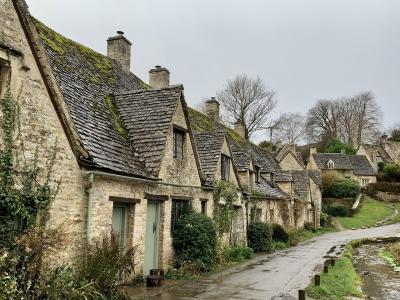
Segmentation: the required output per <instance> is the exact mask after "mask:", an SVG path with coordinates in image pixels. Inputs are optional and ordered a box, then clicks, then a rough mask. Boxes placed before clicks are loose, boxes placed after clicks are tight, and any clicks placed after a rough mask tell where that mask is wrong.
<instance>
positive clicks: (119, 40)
mask: <svg viewBox="0 0 400 300" xmlns="http://www.w3.org/2000/svg"><path fill="white" fill-rule="evenodd" d="M131 47H132V43H131V42H130V41H129V40H128V39H127V38H126V37H125V36H124V32H123V31H120V30H118V31H117V35H116V36H112V37H109V38H108V39H107V56H108V57H110V58H112V59H115V60H116V61H118V62H119V63H120V64H121V66H122V68H123V69H124V70H125V71H129V70H130V68H131Z"/></svg>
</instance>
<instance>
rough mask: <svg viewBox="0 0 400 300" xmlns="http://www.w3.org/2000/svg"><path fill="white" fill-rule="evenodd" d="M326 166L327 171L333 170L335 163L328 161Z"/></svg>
mask: <svg viewBox="0 0 400 300" xmlns="http://www.w3.org/2000/svg"><path fill="white" fill-rule="evenodd" d="M326 165H327V167H328V169H334V168H335V163H334V162H333V161H332V160H329V161H328V162H327V163H326Z"/></svg>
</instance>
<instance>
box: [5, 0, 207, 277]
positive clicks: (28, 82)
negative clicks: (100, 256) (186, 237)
mask: <svg viewBox="0 0 400 300" xmlns="http://www.w3.org/2000/svg"><path fill="white" fill-rule="evenodd" d="M0 9H1V10H0V18H1V20H0V24H1V25H2V26H3V28H2V30H1V32H2V33H3V36H2V40H1V43H0V66H1V72H2V81H1V84H2V87H3V86H8V85H10V90H11V93H12V95H13V96H14V97H15V98H17V100H18V102H19V104H20V106H21V129H22V138H23V140H24V147H25V149H26V152H27V153H34V149H35V147H36V145H40V146H41V147H43V148H44V149H43V153H46V151H47V152H49V151H48V149H49V148H50V147H52V146H53V145H54V143H55V142H56V141H57V143H58V144H57V145H58V148H59V149H60V150H59V153H58V155H57V161H56V164H55V165H56V166H55V172H54V173H55V174H54V175H55V177H59V178H62V185H61V189H60V191H59V193H58V195H57V197H56V199H55V201H54V203H53V204H52V208H51V211H50V216H51V217H50V224H51V226H57V225H62V227H63V228H64V230H65V231H66V233H67V235H68V243H67V244H66V245H65V251H62V252H60V253H59V254H58V256H59V259H60V261H73V260H75V259H77V258H79V257H81V256H82V254H83V253H84V250H85V246H86V244H87V243H90V242H92V241H95V240H96V239H98V238H101V237H102V236H104V235H108V234H110V232H112V233H113V234H115V235H116V236H117V237H118V238H119V239H120V242H121V244H123V245H124V246H126V247H129V246H133V245H135V246H137V247H138V254H137V258H136V259H137V262H138V263H139V264H138V269H139V270H140V271H143V272H144V274H147V273H148V271H149V269H151V268H156V267H160V268H168V267H169V266H171V263H172V259H173V249H172V239H171V235H172V232H173V227H174V223H175V222H176V220H177V218H178V217H179V214H180V212H181V210H182V207H183V206H184V205H186V204H187V203H188V202H189V201H190V202H191V203H192V204H193V207H194V209H195V210H197V211H201V209H202V207H204V205H202V203H204V202H206V201H207V203H209V205H207V208H206V210H205V211H204V213H205V214H208V215H210V216H211V214H212V201H211V199H212V194H213V191H212V188H210V187H207V186H205V185H204V182H205V181H204V176H203V172H202V170H201V166H200V161H199V157H198V154H197V150H196V148H195V147H194V137H193V134H192V130H191V127H190V123H189V121H188V114H187V107H186V102H185V98H184V94H183V87H182V86H179V85H178V86H170V85H169V72H168V70H166V69H164V68H161V67H156V68H155V69H153V70H151V71H150V74H149V84H150V85H147V84H145V83H144V82H143V81H141V80H140V79H139V78H138V77H136V76H135V75H134V74H133V73H131V72H130V71H129V69H130V66H129V62H130V57H129V56H130V47H131V43H130V42H129V41H128V40H127V39H126V37H125V36H124V35H123V34H122V33H118V35H117V36H114V37H111V38H109V39H108V41H107V43H108V56H104V55H101V54H99V53H96V52H94V51H92V50H91V49H89V48H86V47H85V46H83V45H80V44H78V43H76V42H74V41H71V40H69V39H67V38H65V37H63V36H62V35H60V34H58V33H56V32H54V31H53V30H51V29H50V28H48V27H46V26H45V25H44V24H42V23H41V22H40V21H38V20H36V19H34V18H33V17H31V16H30V14H29V12H28V9H27V6H26V4H25V2H24V1H17V0H15V1H2V3H1V6H0ZM4 78H5V79H4ZM7 78H10V80H7ZM3 91H4V88H2V93H3ZM28 157H29V156H28ZM41 163H42V164H44V161H42V162H41Z"/></svg>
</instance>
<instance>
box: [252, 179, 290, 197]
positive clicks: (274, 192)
mask: <svg viewBox="0 0 400 300" xmlns="http://www.w3.org/2000/svg"><path fill="white" fill-rule="evenodd" d="M254 188H255V191H256V192H258V193H260V194H262V195H263V196H265V197H267V198H273V199H286V198H287V196H286V194H285V193H284V192H283V191H281V190H280V189H279V188H274V187H271V186H270V184H269V183H268V181H267V180H266V179H265V178H264V177H263V176H262V175H261V177H260V181H259V182H256V183H255V186H254Z"/></svg>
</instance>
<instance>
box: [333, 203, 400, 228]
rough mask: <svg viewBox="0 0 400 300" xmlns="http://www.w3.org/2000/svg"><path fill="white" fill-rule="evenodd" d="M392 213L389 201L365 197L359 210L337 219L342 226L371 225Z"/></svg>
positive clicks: (357, 226) (358, 226)
mask: <svg viewBox="0 0 400 300" xmlns="http://www.w3.org/2000/svg"><path fill="white" fill-rule="evenodd" d="M392 214H393V208H392V207H391V206H390V204H389V203H386V202H382V201H378V200H374V199H372V198H370V197H365V198H364V201H363V205H362V207H361V209H360V211H359V212H357V213H356V214H354V216H352V217H338V218H337V220H338V221H339V222H340V223H341V224H342V226H343V227H344V228H347V229H351V228H360V227H363V226H373V225H375V224H376V223H377V222H379V221H381V220H383V219H385V218H387V217H389V216H390V215H392Z"/></svg>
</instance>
